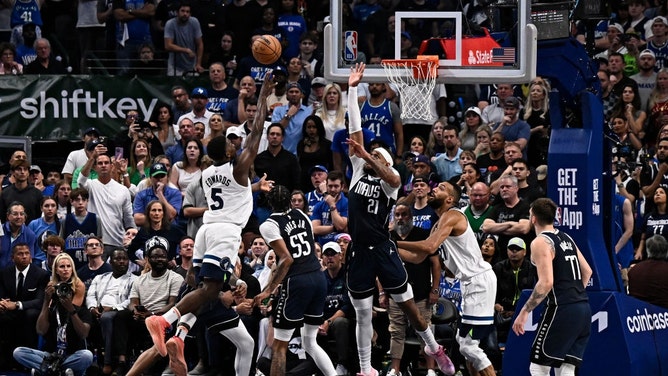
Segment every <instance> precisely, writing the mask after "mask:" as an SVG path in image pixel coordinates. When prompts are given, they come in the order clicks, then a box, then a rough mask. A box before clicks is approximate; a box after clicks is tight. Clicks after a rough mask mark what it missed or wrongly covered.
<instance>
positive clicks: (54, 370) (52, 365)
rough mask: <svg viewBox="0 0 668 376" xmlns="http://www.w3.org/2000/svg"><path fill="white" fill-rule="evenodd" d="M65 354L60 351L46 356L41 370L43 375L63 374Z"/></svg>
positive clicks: (54, 375)
mask: <svg viewBox="0 0 668 376" xmlns="http://www.w3.org/2000/svg"><path fill="white" fill-rule="evenodd" d="M63 360H64V359H63V356H61V355H60V354H58V353H50V354H47V355H46V356H44V358H43V359H42V364H40V367H39V370H40V373H41V374H42V375H46V376H57V375H60V374H61V368H62V365H63Z"/></svg>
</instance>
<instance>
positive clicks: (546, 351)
mask: <svg viewBox="0 0 668 376" xmlns="http://www.w3.org/2000/svg"><path fill="white" fill-rule="evenodd" d="M590 329H591V308H590V307H589V302H580V303H573V304H564V305H560V306H548V307H547V308H546V309H545V312H543V317H542V318H541V321H540V325H539V326H538V329H537V331H536V333H537V334H536V339H534V342H533V346H532V347H531V363H536V364H540V365H543V366H550V367H555V368H558V367H560V366H561V364H562V363H569V364H573V365H574V366H576V367H578V366H579V365H580V364H581V363H582V356H583V355H584V352H585V349H586V348H587V342H589V331H590Z"/></svg>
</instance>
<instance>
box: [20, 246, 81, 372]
mask: <svg viewBox="0 0 668 376" xmlns="http://www.w3.org/2000/svg"><path fill="white" fill-rule="evenodd" d="M84 296H85V286H84V283H83V282H82V281H81V280H79V277H77V274H76V271H75V270H74V261H73V260H72V257H70V255H68V254H67V253H61V254H59V255H58V256H56V259H55V261H54V267H53V272H52V275H51V280H50V281H49V283H48V284H47V286H46V290H45V294H44V303H43V304H42V310H41V311H40V314H39V317H38V318H37V333H38V334H39V335H41V336H43V337H44V339H45V340H46V343H45V345H44V351H40V350H37V349H31V348H28V347H18V348H16V349H15V350H14V359H16V361H17V362H19V363H21V364H22V365H23V366H25V367H28V368H31V369H34V370H36V374H38V375H61V374H72V375H74V376H83V375H84V374H85V372H86V369H87V368H88V367H89V366H90V365H91V364H92V363H93V353H91V352H90V351H89V350H87V349H86V341H85V340H86V337H88V332H89V330H90V323H91V315H90V312H89V311H88V310H86V309H85V307H83V308H84V309H82V305H83V301H84ZM68 371H71V373H70V372H68Z"/></svg>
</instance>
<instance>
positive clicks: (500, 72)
mask: <svg viewBox="0 0 668 376" xmlns="http://www.w3.org/2000/svg"><path fill="white" fill-rule="evenodd" d="M372 3H374V2H368V3H367V2H361V3H358V5H357V6H356V7H359V6H362V7H363V8H362V9H357V8H356V10H355V11H351V9H350V7H349V5H348V4H346V3H343V2H341V0H339V1H336V0H333V1H332V2H331V20H330V23H329V24H327V25H326V26H325V28H324V43H325V44H324V46H325V62H324V63H325V64H324V66H325V77H326V78H327V79H329V80H333V81H338V82H345V81H347V79H348V73H349V72H350V66H351V65H353V64H354V63H355V62H357V61H361V60H366V62H367V68H366V71H365V73H364V81H367V82H385V81H387V79H386V76H385V71H384V70H383V67H382V66H381V65H380V60H381V59H401V58H415V57H416V56H417V55H418V54H420V55H438V56H439V68H438V82H445V83H451V84H472V83H473V84H478V83H525V82H529V81H530V80H531V78H533V77H534V76H535V72H536V43H537V30H536V27H535V26H534V25H533V24H531V23H530V19H531V14H530V13H531V10H530V1H528V0H517V1H516V2H515V1H513V0H497V1H493V2H492V3H490V4H489V5H487V6H486V7H485V8H484V9H482V11H481V12H479V13H478V14H477V15H476V14H475V12H468V9H466V10H465V11H437V12H434V11H415V10H412V11H400V10H396V11H390V10H387V9H383V8H382V7H381V9H377V10H376V11H374V12H371V14H370V15H368V16H366V15H365V13H364V12H365V11H367V12H370V11H369V9H368V7H369V6H370V5H372ZM380 3H383V1H380ZM377 7H378V5H377V4H376V8H377ZM396 9H400V8H396ZM474 21H477V22H474ZM481 25H482V26H485V27H481Z"/></svg>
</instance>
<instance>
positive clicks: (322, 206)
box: [311, 193, 348, 245]
mask: <svg viewBox="0 0 668 376" xmlns="http://www.w3.org/2000/svg"><path fill="white" fill-rule="evenodd" d="M336 210H337V211H338V212H339V215H341V216H342V217H348V198H347V197H346V196H343V193H341V199H340V200H339V201H337V202H336ZM316 219H318V220H320V224H321V225H323V226H331V225H332V217H331V213H330V210H329V205H327V202H326V201H324V200H323V201H320V202H318V203H317V204H316V205H315V207H313V213H311V221H314V220H316ZM338 234H339V232H338V231H336V230H335V231H332V232H330V233H329V234H326V235H320V236H316V238H317V240H318V243H320V245H325V243H327V242H333V241H334V239H335V238H336V235H338Z"/></svg>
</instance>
